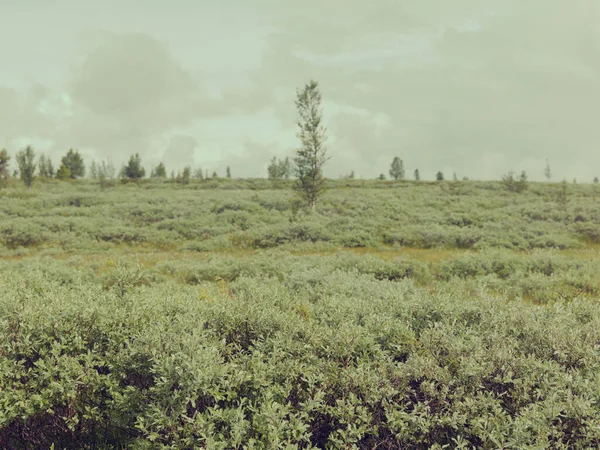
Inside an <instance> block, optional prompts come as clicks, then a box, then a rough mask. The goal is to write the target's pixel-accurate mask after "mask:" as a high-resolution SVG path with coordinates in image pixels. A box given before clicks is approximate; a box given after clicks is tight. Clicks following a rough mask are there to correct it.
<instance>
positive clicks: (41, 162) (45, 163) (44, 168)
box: [38, 155, 54, 178]
mask: <svg viewBox="0 0 600 450" xmlns="http://www.w3.org/2000/svg"><path fill="white" fill-rule="evenodd" d="M38 175H39V176H40V177H44V178H52V177H54V167H53V166H52V160H51V159H50V158H48V157H46V156H44V155H40V157H39V158H38Z"/></svg>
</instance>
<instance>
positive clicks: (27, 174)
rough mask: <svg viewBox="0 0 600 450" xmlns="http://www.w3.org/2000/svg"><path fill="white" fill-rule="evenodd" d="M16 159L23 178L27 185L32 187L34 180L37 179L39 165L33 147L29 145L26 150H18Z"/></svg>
mask: <svg viewBox="0 0 600 450" xmlns="http://www.w3.org/2000/svg"><path fill="white" fill-rule="evenodd" d="M16 160H17V164H18V166H19V174H20V176H21V180H22V181H23V183H25V186H27V187H28V188H30V187H31V185H32V184H33V180H35V169H36V167H37V165H36V163H35V151H34V150H33V147H31V146H30V145H28V146H27V147H26V148H25V149H24V150H21V151H20V152H18V153H17V156H16Z"/></svg>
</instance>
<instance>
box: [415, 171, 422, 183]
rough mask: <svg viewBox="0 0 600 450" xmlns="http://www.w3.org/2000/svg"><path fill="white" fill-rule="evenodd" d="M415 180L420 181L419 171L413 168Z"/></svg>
mask: <svg viewBox="0 0 600 450" xmlns="http://www.w3.org/2000/svg"><path fill="white" fill-rule="evenodd" d="M414 175H415V181H421V173H420V172H419V169H415V174H414Z"/></svg>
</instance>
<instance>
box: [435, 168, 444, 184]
mask: <svg viewBox="0 0 600 450" xmlns="http://www.w3.org/2000/svg"><path fill="white" fill-rule="evenodd" d="M435 179H436V181H444V173H443V172H442V171H441V170H439V171H438V172H437V173H436V174H435Z"/></svg>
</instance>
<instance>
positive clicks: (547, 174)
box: [544, 159, 552, 181]
mask: <svg viewBox="0 0 600 450" xmlns="http://www.w3.org/2000/svg"><path fill="white" fill-rule="evenodd" d="M544 176H545V177H546V178H547V179H548V181H550V178H552V171H551V170H550V163H549V162H548V159H546V167H545V168H544Z"/></svg>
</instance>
